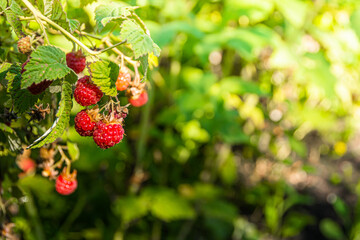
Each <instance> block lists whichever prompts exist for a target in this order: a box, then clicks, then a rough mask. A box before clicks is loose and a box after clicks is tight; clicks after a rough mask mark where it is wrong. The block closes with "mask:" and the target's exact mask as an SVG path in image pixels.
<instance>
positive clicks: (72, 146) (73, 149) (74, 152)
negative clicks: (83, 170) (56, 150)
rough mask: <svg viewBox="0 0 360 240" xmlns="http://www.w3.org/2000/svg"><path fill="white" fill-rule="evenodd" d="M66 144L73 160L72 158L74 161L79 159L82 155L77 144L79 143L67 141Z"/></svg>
mask: <svg viewBox="0 0 360 240" xmlns="http://www.w3.org/2000/svg"><path fill="white" fill-rule="evenodd" d="M66 145H67V150H68V152H69V155H70V158H71V160H72V161H76V160H78V159H79V157H80V150H79V147H78V146H77V144H76V143H73V142H70V141H68V142H67V143H66Z"/></svg>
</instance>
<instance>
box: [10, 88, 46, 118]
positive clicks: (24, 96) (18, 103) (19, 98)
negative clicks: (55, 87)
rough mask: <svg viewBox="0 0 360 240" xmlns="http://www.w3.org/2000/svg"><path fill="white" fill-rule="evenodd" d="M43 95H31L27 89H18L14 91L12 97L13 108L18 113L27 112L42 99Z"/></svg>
mask: <svg viewBox="0 0 360 240" xmlns="http://www.w3.org/2000/svg"><path fill="white" fill-rule="evenodd" d="M44 95H45V93H41V94H37V95H33V94H31V93H30V92H29V90H27V89H20V88H19V90H18V91H15V95H14V96H13V100H14V106H15V108H16V110H17V111H18V112H19V113H24V112H26V111H27V110H29V109H30V108H31V107H32V106H34V104H35V103H37V102H38V100H39V99H42V98H43V97H44Z"/></svg>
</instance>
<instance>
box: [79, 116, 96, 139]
mask: <svg viewBox="0 0 360 240" xmlns="http://www.w3.org/2000/svg"><path fill="white" fill-rule="evenodd" d="M95 124H96V122H95V121H93V119H91V117H90V116H89V115H88V113H87V111H86V110H82V111H80V112H78V114H76V117H75V130H76V131H77V132H78V133H79V134H80V136H84V137H87V136H92V135H93V133H94V127H95Z"/></svg>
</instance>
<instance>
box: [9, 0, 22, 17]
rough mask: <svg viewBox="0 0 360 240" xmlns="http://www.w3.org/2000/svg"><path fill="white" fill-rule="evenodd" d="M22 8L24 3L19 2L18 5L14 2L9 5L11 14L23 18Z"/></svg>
mask: <svg viewBox="0 0 360 240" xmlns="http://www.w3.org/2000/svg"><path fill="white" fill-rule="evenodd" d="M20 4H21V5H22V6H24V3H23V2H21V1H19V3H17V2H16V1H14V0H13V1H11V4H10V10H11V11H13V13H15V14H16V15H17V16H24V15H25V14H24V12H23V10H22V9H21V6H20Z"/></svg>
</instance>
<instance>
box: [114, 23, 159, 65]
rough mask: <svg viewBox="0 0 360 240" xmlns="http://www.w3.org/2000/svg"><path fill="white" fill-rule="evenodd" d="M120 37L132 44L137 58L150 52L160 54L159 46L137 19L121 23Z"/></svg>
mask: <svg viewBox="0 0 360 240" xmlns="http://www.w3.org/2000/svg"><path fill="white" fill-rule="evenodd" d="M120 38H121V39H123V40H126V41H127V43H130V44H131V48H132V50H133V51H134V54H135V58H136V59H138V58H139V57H141V56H144V55H145V54H150V53H153V54H154V55H155V56H157V57H158V56H159V55H160V48H159V46H158V45H156V44H155V43H154V41H153V40H152V39H151V37H150V36H149V35H147V34H146V33H145V31H144V30H143V29H142V28H141V27H140V26H139V24H137V23H136V22H135V20H125V21H124V22H123V23H122V24H121V32H120Z"/></svg>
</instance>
